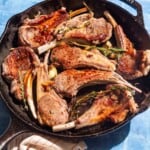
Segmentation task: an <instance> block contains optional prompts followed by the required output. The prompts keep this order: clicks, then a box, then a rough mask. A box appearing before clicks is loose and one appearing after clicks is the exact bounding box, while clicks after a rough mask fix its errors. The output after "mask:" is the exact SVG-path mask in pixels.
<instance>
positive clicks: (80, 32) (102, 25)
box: [55, 14, 112, 44]
mask: <svg viewBox="0 0 150 150" xmlns="http://www.w3.org/2000/svg"><path fill="white" fill-rule="evenodd" d="M55 35H56V36H57V39H58V40H60V39H70V38H71V39H72V38H74V39H76V40H79V39H82V40H84V41H87V42H90V43H94V44H100V43H103V42H106V41H107V40H109V39H110V37H111V35H112V26H111V24H110V23H108V22H107V21H106V20H105V19H104V18H94V17H92V16H91V14H82V15H79V16H76V17H74V18H72V19H71V20H68V21H66V22H63V23H62V24H60V25H59V26H58V27H57V28H56V30H55Z"/></svg>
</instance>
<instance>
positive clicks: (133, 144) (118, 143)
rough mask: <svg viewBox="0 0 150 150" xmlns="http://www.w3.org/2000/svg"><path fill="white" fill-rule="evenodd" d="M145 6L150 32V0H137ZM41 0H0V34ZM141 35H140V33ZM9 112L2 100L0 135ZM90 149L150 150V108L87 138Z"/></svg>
mask: <svg viewBox="0 0 150 150" xmlns="http://www.w3.org/2000/svg"><path fill="white" fill-rule="evenodd" d="M137 1H138V2H139V3H140V4H141V5H142V7H143V13H144V21H145V27H146V29H147V31H148V32H149V33H150V23H149V22H150V9H149V6H150V0H137ZM38 2H41V0H0V35H1V34H2V32H3V31H4V28H5V25H6V23H7V21H8V19H9V18H10V17H11V16H13V15H14V14H17V13H19V12H21V11H23V10H25V9H27V8H28V7H30V6H32V5H34V4H36V3H38ZM111 2H114V3H116V4H118V5H120V6H121V7H123V8H126V9H127V10H128V11H130V12H131V13H132V14H135V10H133V9H131V8H130V7H129V6H127V5H126V4H124V3H122V2H121V1H119V0H111ZM139 36H140V35H139ZM9 119H10V117H9V112H8V110H7V108H6V107H5V104H4V103H3V102H2V100H0V135H1V134H2V133H3V132H4V130H5V129H6V128H7V125H8V123H9ZM86 143H87V145H88V149H89V150H150V109H148V110H147V111H145V112H143V113H141V114H139V115H138V116H136V117H135V118H134V119H133V120H132V121H131V122H130V124H127V125H125V126H124V127H123V128H121V129H119V130H118V131H117V132H114V133H111V134H109V135H106V136H103V137H98V138H92V139H88V140H86Z"/></svg>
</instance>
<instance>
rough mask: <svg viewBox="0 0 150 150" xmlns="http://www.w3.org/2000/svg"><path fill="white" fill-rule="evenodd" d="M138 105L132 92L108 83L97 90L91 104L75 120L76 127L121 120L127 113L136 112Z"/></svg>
mask: <svg viewBox="0 0 150 150" xmlns="http://www.w3.org/2000/svg"><path fill="white" fill-rule="evenodd" d="M137 107H138V105H137V104H136V102H135V101H134V98H133V96H132V92H131V91H129V90H128V89H127V87H125V86H122V85H119V84H118V85H109V86H108V87H107V88H106V91H101V92H99V94H98V96H97V97H96V99H95V101H94V102H93V104H92V106H91V107H90V108H89V109H88V110H87V111H86V112H85V113H83V114H82V115H81V116H80V117H79V118H78V119H77V120H76V128H77V129H78V128H83V127H87V126H91V125H95V124H97V123H101V122H104V121H106V120H108V119H109V120H111V121H112V122H114V123H119V122H122V121H123V120H124V119H125V118H126V116H127V114H128V113H129V112H130V113H136V112H137V110H138V108H137Z"/></svg>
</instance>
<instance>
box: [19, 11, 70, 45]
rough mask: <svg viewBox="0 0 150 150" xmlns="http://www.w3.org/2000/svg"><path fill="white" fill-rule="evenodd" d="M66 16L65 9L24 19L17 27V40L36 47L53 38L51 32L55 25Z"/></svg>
mask: <svg viewBox="0 0 150 150" xmlns="http://www.w3.org/2000/svg"><path fill="white" fill-rule="evenodd" d="M67 18H68V14H67V12H66V10H65V9H60V10H58V11H55V12H52V13H51V14H48V15H40V16H37V17H36V18H35V19H26V20H25V21H24V24H23V25H22V26H21V27H20V28H19V32H18V35H19V40H20V42H21V44H22V45H27V46H30V47H32V48H37V47H39V46H41V45H43V44H45V43H46V42H50V41H51V40H52V39H53V32H54V29H55V27H56V26H57V25H59V24H60V23H62V22H63V21H64V20H66V19H67Z"/></svg>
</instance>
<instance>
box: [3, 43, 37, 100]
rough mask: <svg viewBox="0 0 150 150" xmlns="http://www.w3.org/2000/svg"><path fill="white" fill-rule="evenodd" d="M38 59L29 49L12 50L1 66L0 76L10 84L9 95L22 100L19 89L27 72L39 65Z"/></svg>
mask: <svg viewBox="0 0 150 150" xmlns="http://www.w3.org/2000/svg"><path fill="white" fill-rule="evenodd" d="M39 62H40V60H39V58H38V56H37V55H36V54H35V53H34V51H33V50H32V49H31V48H30V47H25V46H22V47H17V48H12V49H11V51H10V53H9V55H8V56H7V57H6V58H5V59H4V62H3V64H2V70H3V72H2V75H3V76H4V78H5V79H7V80H8V81H9V82H11V90H10V91H11V93H12V94H14V95H15V97H16V98H17V99H18V100H22V99H23V97H22V94H21V93H22V92H21V87H22V83H21V82H23V80H24V75H25V74H26V72H27V71H29V70H31V69H33V68H35V66H37V65H39Z"/></svg>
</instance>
